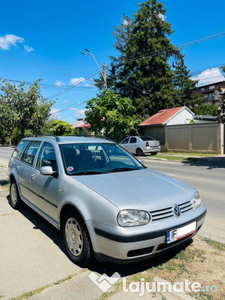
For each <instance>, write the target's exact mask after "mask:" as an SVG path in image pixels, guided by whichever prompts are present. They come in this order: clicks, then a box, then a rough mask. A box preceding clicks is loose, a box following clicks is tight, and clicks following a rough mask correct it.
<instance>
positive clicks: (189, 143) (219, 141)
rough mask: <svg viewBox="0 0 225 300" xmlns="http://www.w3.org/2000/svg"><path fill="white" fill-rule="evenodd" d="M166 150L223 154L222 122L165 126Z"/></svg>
mask: <svg viewBox="0 0 225 300" xmlns="http://www.w3.org/2000/svg"><path fill="white" fill-rule="evenodd" d="M165 147H166V150H167V151H187V152H208V153H215V154H224V125H223V124H214V123H210V124H188V125H173V126H165Z"/></svg>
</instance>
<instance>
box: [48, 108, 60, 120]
mask: <svg viewBox="0 0 225 300" xmlns="http://www.w3.org/2000/svg"><path fill="white" fill-rule="evenodd" d="M59 112H60V110H59V109H57V108H52V109H51V111H50V116H51V118H53V119H55V120H58V119H60V118H61V116H60V114H59Z"/></svg>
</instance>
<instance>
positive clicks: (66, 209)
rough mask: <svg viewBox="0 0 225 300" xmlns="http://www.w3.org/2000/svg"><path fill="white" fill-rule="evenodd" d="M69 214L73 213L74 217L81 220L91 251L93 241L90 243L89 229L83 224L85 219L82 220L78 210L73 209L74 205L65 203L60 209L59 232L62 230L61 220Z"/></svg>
mask: <svg viewBox="0 0 225 300" xmlns="http://www.w3.org/2000/svg"><path fill="white" fill-rule="evenodd" d="M69 212H74V213H75V215H76V216H78V217H79V218H80V219H81V221H82V223H83V225H84V226H85V228H86V232H87V234H88V238H89V240H90V242H91V247H92V249H93V241H92V238H91V234H90V232H89V228H88V226H87V224H86V222H85V218H84V216H83V215H82V213H81V212H80V211H79V210H78V208H77V207H75V206H74V205H72V204H71V203H66V204H65V205H64V206H63V207H62V209H61V211H60V217H59V222H60V224H59V229H60V230H61V231H62V230H63V228H62V226H63V218H64V216H65V215H66V214H67V213H69Z"/></svg>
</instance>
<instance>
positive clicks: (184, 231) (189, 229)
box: [167, 222, 196, 244]
mask: <svg viewBox="0 0 225 300" xmlns="http://www.w3.org/2000/svg"><path fill="white" fill-rule="evenodd" d="M195 232H196V222H193V223H191V224H188V225H186V226H183V227H180V228H177V229H173V230H170V231H167V244H169V243H172V242H175V241H177V240H181V239H183V238H184V237H186V236H188V235H191V234H193V233H195Z"/></svg>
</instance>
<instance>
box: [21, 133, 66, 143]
mask: <svg viewBox="0 0 225 300" xmlns="http://www.w3.org/2000/svg"><path fill="white" fill-rule="evenodd" d="M45 136H46V137H49V138H54V139H56V141H57V142H60V141H61V140H60V138H59V137H58V136H57V135H53V134H35V135H28V136H26V137H45Z"/></svg>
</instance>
